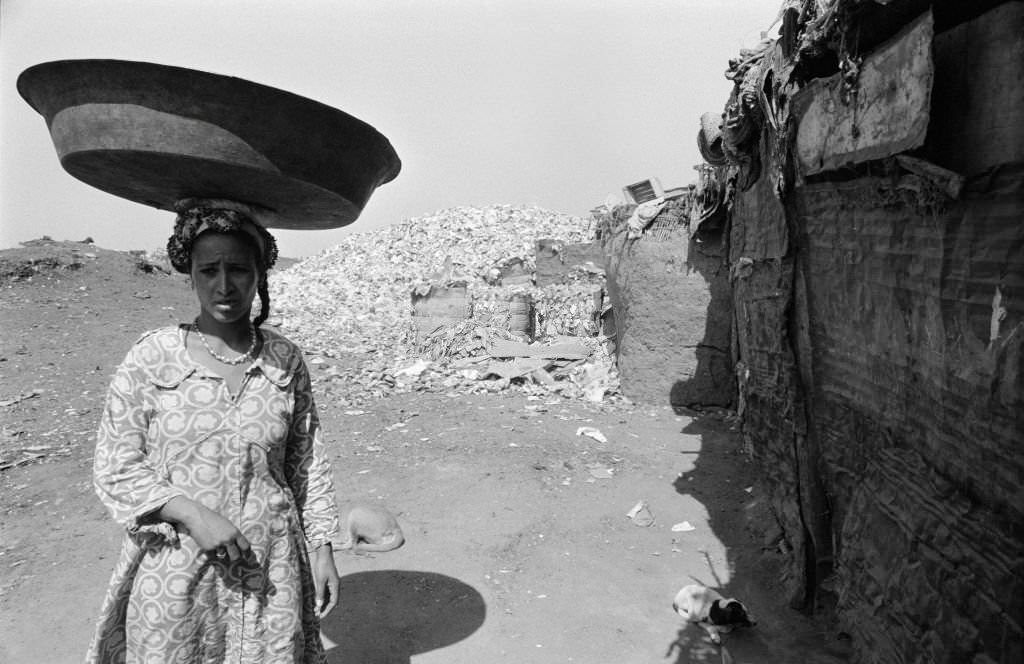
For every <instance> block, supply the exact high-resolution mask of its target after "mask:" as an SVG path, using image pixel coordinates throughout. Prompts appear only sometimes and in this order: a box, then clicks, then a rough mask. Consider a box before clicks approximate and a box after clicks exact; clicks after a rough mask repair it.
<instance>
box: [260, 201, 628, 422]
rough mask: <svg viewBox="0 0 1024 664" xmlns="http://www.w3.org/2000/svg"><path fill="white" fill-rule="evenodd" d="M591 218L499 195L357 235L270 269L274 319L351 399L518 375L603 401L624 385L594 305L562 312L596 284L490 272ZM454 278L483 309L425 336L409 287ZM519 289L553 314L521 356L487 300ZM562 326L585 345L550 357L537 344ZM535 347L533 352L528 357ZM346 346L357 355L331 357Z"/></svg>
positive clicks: (555, 339) (477, 387)
mask: <svg viewBox="0 0 1024 664" xmlns="http://www.w3.org/2000/svg"><path fill="white" fill-rule="evenodd" d="M590 226H591V221H590V220H589V219H588V218H584V217H577V216H571V215H565V214H559V213H556V212H551V211H548V210H544V209H541V208H537V207H532V206H513V205H494V206H488V207H483V208H479V207H455V208H449V209H444V210H440V211H438V212H435V213H433V214H430V215H427V216H423V217H416V218H411V219H408V220H406V221H404V222H402V223H400V224H396V225H394V226H390V227H386V228H383V229H380V230H377V231H373V232H367V233H361V234H356V235H352V236H350V237H347V238H345V239H344V240H343V241H342V242H341V243H339V244H337V245H336V246H334V247H331V248H330V249H327V250H325V251H323V252H322V253H321V254H319V255H317V256H313V257H310V258H307V259H305V260H303V261H302V262H300V263H298V264H296V265H294V266H292V267H291V268H289V269H287V270H284V271H282V272H280V273H277V274H275V275H274V277H273V278H272V279H271V283H270V296H271V305H272V314H271V318H270V321H269V322H270V323H271V324H273V325H276V326H278V327H280V328H281V329H282V331H283V332H284V333H285V334H287V335H288V336H289V337H290V338H291V339H293V340H294V341H296V342H297V343H299V344H300V345H301V346H302V347H303V348H304V349H305V351H306V352H307V354H309V355H312V356H313V358H312V359H311V364H313V365H314V366H316V365H322V366H320V367H319V370H314V372H313V374H314V379H315V380H316V381H318V382H321V383H326V385H325V386H324V387H325V388H326V389H327V390H328V392H330V393H331V394H332V397H333V398H336V399H338V400H340V401H341V402H343V403H347V404H358V403H360V402H363V401H365V400H366V399H368V398H373V397H379V396H382V395H383V394H385V393H387V392H391V391H395V390H399V391H400V390H403V389H422V390H459V391H488V390H491V391H492V390H496V389H505V388H507V387H509V386H512V385H516V386H518V387H521V388H523V389H526V390H527V391H529V392H541V391H546V392H548V393H550V392H557V393H559V394H561V395H562V396H567V397H586V398H588V399H590V400H591V401H601V400H602V399H603V397H604V396H605V395H611V394H615V393H616V391H617V390H616V385H617V383H616V381H615V377H614V365H613V361H612V360H611V358H610V357H609V356H608V353H607V351H606V349H605V344H604V340H603V339H602V338H600V337H598V336H596V332H597V330H596V328H595V327H594V326H593V325H592V324H591V322H590V319H589V312H588V311H585V309H586V307H576V308H575V309H573V308H572V307H569V308H568V309H566V310H565V311H560V312H555V311H554V309H557V308H558V307H557V306H555V304H556V303H557V302H569V301H571V300H574V299H576V300H579V299H580V298H582V299H583V300H584V301H585V300H587V298H589V300H590V301H592V300H593V299H594V294H593V292H594V290H595V286H594V284H593V283H591V282H585V281H580V282H579V283H573V284H559V285H553V286H549V287H547V288H537V287H535V286H533V285H532V283H531V282H529V281H527V282H525V283H521V284H519V285H517V286H508V285H504V286H502V285H500V283H498V284H495V282H494V274H495V271H494V270H495V268H496V267H500V266H503V265H509V264H510V263H517V264H521V266H522V269H523V271H524V272H526V273H527V274H530V273H531V272H532V271H533V269H534V265H535V253H534V252H535V248H536V243H537V240H538V239H541V238H559V239H561V240H564V241H566V242H584V241H587V240H589V239H592V231H591V228H590ZM453 283H459V284H465V286H466V290H467V292H468V293H469V297H470V300H471V301H472V302H477V303H479V304H480V305H481V306H479V307H478V313H479V314H480V315H479V316H477V315H474V316H473V317H471V318H467V319H466V320H461V321H453V322H452V324H451V325H449V326H446V327H443V328H440V329H438V330H436V332H434V333H433V334H430V335H429V336H428V337H427V338H425V339H417V338H416V336H417V335H416V330H415V326H414V319H413V309H412V306H411V302H410V298H411V294H412V293H413V292H414V291H417V292H420V293H423V292H426V291H429V289H430V288H432V287H437V286H440V287H444V286H447V285H449V284H453ZM596 288H597V289H598V290H599V289H600V287H599V286H598V287H596ZM549 290H550V291H551V292H550V293H549V292H548V291H549ZM570 291H572V292H570ZM517 292H518V293H528V294H529V295H530V297H531V298H532V300H533V302H534V303H536V306H537V307H538V311H539V312H540V313H542V314H546V316H545V317H544V321H545V325H542V326H541V328H542V329H538V330H537V339H536V341H535V342H534V343H533V344H525V343H524V344H523V345H522V347H521V348H520V349H519V350H518V351H517V353H516V355H517V358H513V357H512V356H505V357H500V356H498V355H494V354H493V353H492V352H491V351H492V350H493V348H491V346H492V341H494V340H501V341H508V340H511V339H514V335H511V334H510V333H509V331H508V330H507V329H503V328H502V327H501V326H499V325H497V324H496V323H495V317H494V316H493V315H488V314H489V309H488V307H487V306H486V304H485V303H487V302H494V301H496V300H503V299H506V298H507V297H510V296H511V295H512V294H513V293H517ZM576 309H579V311H576ZM574 312H575V313H574ZM555 323H557V324H555ZM564 335H569V336H572V341H573V342H574V343H576V344H577V346H582V347H586V349H587V353H586V355H587V356H586V357H583V358H581V357H578V354H575V355H572V356H571V357H568V358H559V357H548V356H547V355H550V353H548V354H545V353H542V352H539V351H537V349H538V348H543V347H544V346H546V345H551V344H555V345H557V344H559V343H560V344H561V347H563V348H564V347H565V342H566V340H567V339H566V336H564ZM577 335H578V336H577ZM527 347H529V348H530V350H526V348H527ZM506 348H507V347H506ZM577 350H578V349H577ZM531 355H533V356H536V357H526V356H531ZM555 355H557V353H555ZM343 357H344V358H347V359H349V360H351V358H352V357H358V361H357V362H355V363H352V362H349V363H348V364H345V363H337V362H334V361H332V360H334V359H337V358H343ZM538 358H540V359H538ZM499 359H500V360H504V361H506V362H509V363H512V362H517V364H516V367H517V368H520V367H522V366H524V364H523V363H524V362H527V360H528V361H529V363H531V364H530V367H531V371H529V372H525V373H517V372H516V371H512V372H511V373H510V372H509V371H505V370H503V369H501V368H500V367H497V365H495V364H493V363H490V362H489V361H488V360H499ZM471 365H472V366H471ZM488 369H493V370H494V371H489V370H488ZM538 369H540V370H541V371H537V370H538ZM542 374H543V375H542ZM548 378H550V379H551V380H548Z"/></svg>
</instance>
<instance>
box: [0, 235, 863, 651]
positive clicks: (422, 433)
mask: <svg viewBox="0 0 1024 664" xmlns="http://www.w3.org/2000/svg"><path fill="white" fill-rule="evenodd" d="M33 260H34V261H37V263H36V268H32V269H30V268H29V267H28V266H29V263H30V261H33ZM145 268H146V265H145V264H144V263H141V262H139V261H138V260H136V259H135V258H134V257H132V256H131V255H129V254H126V253H122V252H111V251H106V250H103V249H100V248H97V247H95V246H93V245H89V244H78V243H56V244H46V243H44V244H42V245H40V246H30V247H25V248H21V249H14V250H5V251H0V635H2V636H0V662H5V663H6V662H11V663H22V662H28V663H36V662H43V663H63V662H75V661H79V660H80V659H81V657H82V654H83V653H84V650H85V648H86V646H87V644H88V640H89V638H90V636H91V633H92V629H93V620H94V618H95V616H96V614H97V612H98V609H99V605H100V602H101V600H102V597H103V594H104V591H105V588H106V583H107V580H108V578H109V575H110V572H111V569H112V567H113V564H114V561H115V559H116V556H117V552H118V548H119V541H120V531H119V528H118V527H117V525H116V524H114V523H113V522H112V521H111V520H110V519H109V518H108V517H107V515H106V513H105V510H104V509H103V507H102V506H101V505H100V503H99V500H98V499H97V498H96V497H95V495H94V494H93V492H92V488H91V485H90V472H91V453H92V444H93V443H92V436H93V432H94V431H95V428H96V423H97V419H98V417H99V415H100V412H101V408H102V403H103V395H104V391H105V389H106V384H107V381H108V379H109V376H110V374H111V373H112V371H113V369H114V367H115V366H116V364H117V363H118V362H119V361H120V359H121V358H122V357H123V355H124V353H125V352H126V351H127V349H128V347H129V346H130V345H131V343H132V342H133V341H134V339H135V338H136V337H137V336H138V334H139V333H140V332H142V331H144V330H146V329H150V328H152V327H156V326H160V325H165V324H169V323H173V322H178V321H187V320H191V318H192V317H193V316H194V312H195V305H194V303H193V299H192V296H191V293H190V291H189V290H188V288H187V285H186V284H185V282H184V280H183V279H182V278H180V277H179V276H169V275H165V274H162V273H160V272H159V271H149V272H147V271H146V269H145ZM30 276H31V278H29V277H30ZM318 366H319V367H325V366H329V364H325V365H318ZM319 407H320V411H321V417H322V420H323V425H324V428H325V431H326V434H327V440H328V442H329V446H330V453H331V455H332V457H333V460H334V463H335V481H336V485H337V487H338V498H339V502H340V503H341V504H342V505H346V504H350V503H352V502H355V501H363V502H373V503H377V504H381V505H384V506H386V507H387V508H389V509H390V510H391V511H392V512H394V513H395V514H396V515H397V517H398V520H399V522H400V524H401V526H402V528H403V530H404V532H405V535H406V544H405V545H404V546H403V547H402V548H400V549H398V550H396V551H392V552H388V553H382V554H372V555H368V554H362V555H359V554H352V553H349V552H338V553H337V562H338V568H339V571H340V572H341V574H342V598H341V603H340V606H339V607H338V608H337V609H336V610H335V611H334V612H333V614H331V615H330V616H329V617H328V618H327V619H326V620H325V622H324V624H323V635H324V638H325V642H326V644H327V646H328V648H329V650H328V653H329V661H330V662H332V663H335V664H340V663H342V662H344V663H371V664H377V663H385V662H388V663H392V662H394V663H401V662H417V663H419V662H423V663H426V662H446V663H451V664H463V663H465V664H469V663H474V664H476V663H479V662H491V661H506V662H615V663H631V662H637V663H639V662H668V663H670V664H681V663H684V662H719V661H722V662H725V661H734V662H751V663H755V662H765V663H767V662H772V663H785V662H801V663H818V662H820V663H823V664H829V663H834V662H843V661H846V658H847V655H846V653H847V650H848V648H847V644H846V642H845V640H843V639H842V638H840V636H841V635H839V634H837V633H836V632H835V631H834V630H830V629H828V628H827V627H826V626H825V625H824V623H823V621H821V620H820V619H819V620H812V619H810V618H808V617H807V616H805V615H803V614H801V613H798V612H796V611H794V610H791V609H789V608H788V607H787V606H786V603H785V599H784V597H783V593H782V591H781V586H780V584H779V581H778V578H777V574H778V570H779V569H781V565H780V555H781V554H780V552H779V549H778V542H777V541H775V539H774V537H773V535H772V534H771V533H772V530H773V529H772V528H771V526H770V524H771V519H770V516H769V515H768V512H767V509H766V506H765V504H764V502H763V499H762V494H761V493H760V490H759V487H758V486H757V481H756V473H755V470H754V468H753V467H752V466H751V465H750V464H749V463H748V462H747V460H746V457H745V455H744V454H743V452H742V444H741V438H740V434H739V432H738V430H737V429H738V425H737V424H736V422H735V420H734V419H733V418H731V417H729V416H728V414H727V413H722V412H717V413H704V414H700V413H676V412H673V411H672V410H670V409H668V408H667V407H656V406H631V407H626V406H616V407H610V406H599V405H593V404H586V403H582V402H573V401H565V400H560V399H558V398H551V399H547V400H536V399H530V398H528V397H527V396H526V395H524V394H521V393H518V392H515V391H508V392H505V393H502V394H498V395H463V394H431V393H411V394H401V395H393V396H389V397H385V398H383V399H379V400H376V401H372V402H370V403H368V404H367V405H363V406H359V407H357V408H355V407H352V406H351V405H342V404H333V403H331V402H330V400H329V398H327V397H324V398H321V399H320V401H319ZM580 427H594V428H596V429H598V430H599V431H600V432H601V433H602V434H603V435H604V437H605V438H606V439H607V442H600V441H599V440H597V439H595V438H593V437H590V436H587V435H578V433H577V432H578V429H579V428H580ZM640 501H645V502H646V504H647V506H648V510H649V512H650V514H651V515H652V516H653V524H651V525H647V526H644V525H639V524H638V523H637V522H635V521H634V520H631V519H630V518H629V517H628V516H627V513H628V512H630V510H631V508H633V507H634V506H635V505H636V504H637V503H639V502H640ZM683 522H688V524H689V526H690V527H692V529H685V530H683V529H681V530H673V526H675V525H677V524H683ZM766 533H767V534H766ZM693 580H697V581H699V582H701V583H704V584H706V585H709V586H713V587H717V588H718V589H720V590H721V591H722V592H723V593H724V594H726V595H731V596H735V597H737V598H739V599H741V600H742V601H744V602H745V603H746V604H747V605H748V607H749V608H750V609H751V611H752V613H753V614H754V616H755V618H756V619H757V620H758V625H757V626H756V627H754V628H752V629H749V630H743V631H739V632H734V633H732V634H729V635H726V636H725V641H724V643H725V646H724V647H723V648H718V647H716V646H713V645H712V644H711V643H710V642H709V641H707V639H706V638H705V637H704V635H703V633H702V631H701V630H699V629H698V628H696V627H685V626H684V625H683V624H682V622H681V620H680V619H679V618H678V616H676V615H675V614H674V613H673V611H672V608H671V602H672V598H673V596H674V595H675V593H676V591H677V590H678V589H679V588H680V587H681V586H682V585H684V584H686V583H690V582H692V581H693Z"/></svg>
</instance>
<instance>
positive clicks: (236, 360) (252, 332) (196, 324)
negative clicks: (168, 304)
mask: <svg viewBox="0 0 1024 664" xmlns="http://www.w3.org/2000/svg"><path fill="white" fill-rule="evenodd" d="M192 328H193V329H194V330H195V331H196V333H197V334H198V335H199V340H200V341H202V342H203V346H204V347H205V348H206V352H207V353H209V354H210V356H211V357H213V358H214V359H215V360H217V361H218V362H223V363H224V364H230V365H231V366H235V365H238V364H241V363H242V362H245V361H246V360H250V359H252V354H253V352H255V350H256V326H255V325H253V324H252V323H250V324H249V336H250V337H251V338H252V342H251V343H250V344H249V350H247V351H245V352H244V353H242V354H241V355H239V356H238V357H236V358H234V359H231V358H228V357H224V356H223V355H220V354H218V353H215V352H214V350H213V348H211V347H210V342H209V341H207V340H206V335H204V334H203V331H202V330H200V329H199V319H198V318H196V319H195V321H194V322H193V323H192Z"/></svg>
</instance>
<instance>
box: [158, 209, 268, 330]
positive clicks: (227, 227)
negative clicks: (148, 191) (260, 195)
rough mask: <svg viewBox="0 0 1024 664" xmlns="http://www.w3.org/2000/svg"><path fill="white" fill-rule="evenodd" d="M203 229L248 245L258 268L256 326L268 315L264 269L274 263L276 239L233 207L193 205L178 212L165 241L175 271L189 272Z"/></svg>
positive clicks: (265, 273) (265, 272)
mask: <svg viewBox="0 0 1024 664" xmlns="http://www.w3.org/2000/svg"><path fill="white" fill-rule="evenodd" d="M207 231H213V232H216V233H225V234H229V235H234V236H235V237H239V238H241V239H242V241H243V242H245V243H246V244H248V245H249V247H251V248H252V250H253V253H254V254H255V256H256V266H257V269H258V270H259V284H258V286H257V290H256V292H257V294H258V295H259V296H260V312H259V314H258V315H257V316H256V318H255V320H253V324H254V325H255V326H256V327H259V326H260V325H262V324H263V322H264V321H266V320H267V317H268V316H269V315H270V293H269V291H268V287H267V272H268V271H269V270H270V268H271V267H273V266H274V263H276V262H277V241H276V240H275V239H274V236H273V235H271V234H270V232H269V231H268V230H267V229H266V228H264V227H263V226H260V225H259V224H257V223H255V222H254V221H253V220H252V219H250V218H249V217H248V216H246V215H245V214H243V213H241V212H239V211H237V210H231V209H227V208H219V207H207V206H202V205H197V206H194V207H190V208H187V209H184V210H181V211H180V212H178V217H177V219H175V221H174V233H173V234H172V235H171V237H170V238H169V239H168V240H167V257H168V259H170V261H171V266H172V267H173V268H174V269H175V270H177V271H178V272H181V273H182V274H189V273H190V272H191V270H192V249H193V246H194V245H195V242H196V239H197V238H198V237H199V236H200V235H202V234H203V233H205V232H207Z"/></svg>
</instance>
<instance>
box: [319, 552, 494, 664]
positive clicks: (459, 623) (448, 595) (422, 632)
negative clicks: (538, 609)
mask: <svg viewBox="0 0 1024 664" xmlns="http://www.w3.org/2000/svg"><path fill="white" fill-rule="evenodd" d="M339 595H340V597H342V598H343V601H341V602H340V603H339V604H338V606H337V608H335V610H334V611H332V612H331V613H330V614H329V615H328V616H327V617H326V618H325V619H324V621H323V623H322V624H321V626H320V629H321V631H322V633H323V635H324V637H326V638H325V640H324V641H325V646H326V647H327V661H328V662H330V664H385V663H387V664H400V663H402V662H410V661H411V659H412V656H413V655H418V654H421V653H425V652H429V651H431V650H436V649H437V648H443V647H445V646H448V645H451V644H453V643H456V642H458V641H461V640H462V639H465V638H467V637H468V636H469V635H471V634H472V633H473V632H475V631H476V630H477V629H478V628H479V627H480V626H481V625H483V622H484V617H485V616H486V614H487V608H486V605H485V603H484V600H483V597H482V596H481V595H480V593H479V592H477V591H476V590H475V589H474V588H473V587H472V586H469V585H467V584H465V583H463V582H462V581H459V580H458V579H454V578H452V577H450V576H445V575H443V574H436V573H433V572H413V571H406V570H379V571H369V572H358V573H356V574H349V575H347V576H343V577H342V578H341V588H340V592H339Z"/></svg>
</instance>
